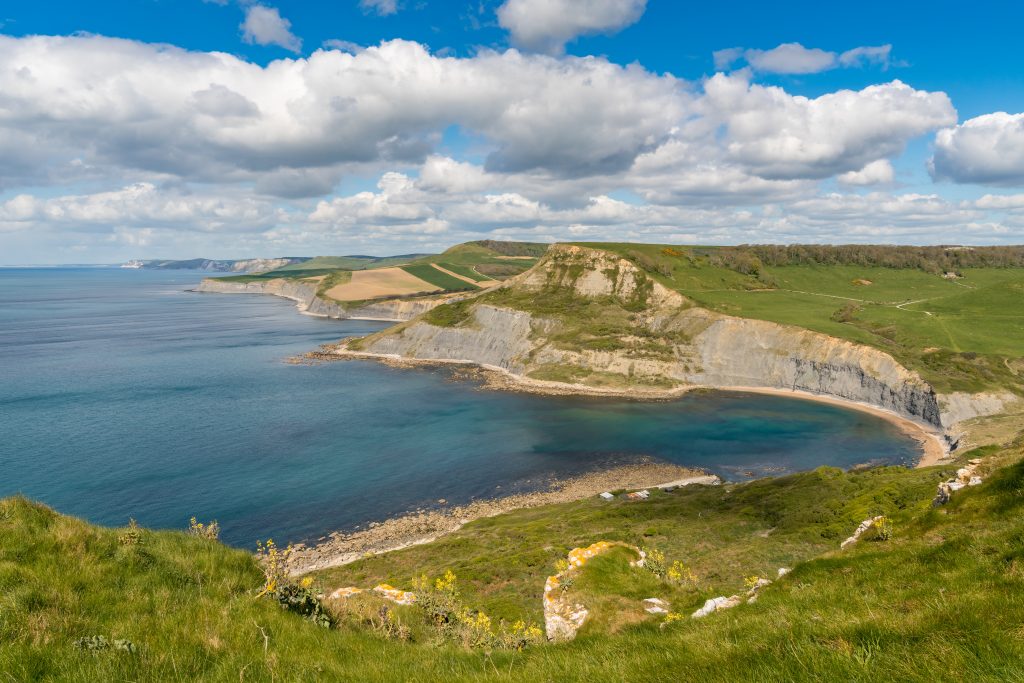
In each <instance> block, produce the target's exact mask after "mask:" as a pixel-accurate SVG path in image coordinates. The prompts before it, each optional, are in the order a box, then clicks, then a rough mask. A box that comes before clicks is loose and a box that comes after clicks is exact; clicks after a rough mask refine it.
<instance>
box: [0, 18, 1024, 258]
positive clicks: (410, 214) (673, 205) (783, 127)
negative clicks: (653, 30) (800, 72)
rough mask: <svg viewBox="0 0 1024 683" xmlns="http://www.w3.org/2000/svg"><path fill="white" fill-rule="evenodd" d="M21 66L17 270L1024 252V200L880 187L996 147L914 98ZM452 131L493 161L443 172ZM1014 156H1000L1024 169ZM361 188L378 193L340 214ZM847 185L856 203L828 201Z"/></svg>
mask: <svg viewBox="0 0 1024 683" xmlns="http://www.w3.org/2000/svg"><path fill="white" fill-rule="evenodd" d="M339 47H340V46H339ZM729 58H730V57H729V56H728V55H725V56H723V57H722V59H723V60H727V59H729ZM851 59H853V58H852V57H851ZM856 59H857V60H868V59H869V57H868V56H867V55H861V56H859V57H857V58H856ZM0 65H2V66H0V93H2V95H0V97H2V106H0V191H3V192H4V193H5V194H4V195H3V197H4V200H3V201H0V231H3V234H4V247H5V249H6V250H7V253H9V254H10V253H21V252H15V251H11V250H16V249H22V250H23V251H24V249H27V248H30V247H24V248H23V245H25V244H29V243H30V242H32V241H33V240H35V239H36V238H38V244H39V245H47V246H48V247H52V248H58V247H59V245H61V244H64V243H65V242H66V243H67V244H69V245H76V247H80V248H83V249H86V248H90V249H95V250H97V253H98V252H99V251H100V250H104V249H109V250H115V249H120V250H126V249H136V250H138V249H141V248H142V247H145V248H146V251H145V253H142V252H140V251H131V252H127V253H126V252H124V251H117V252H116V253H118V254H124V256H125V257H134V256H145V255H157V254H158V255H167V256H173V255H185V254H190V255H194V254H195V253H196V252H197V251H202V252H203V253H204V254H205V255H211V256H218V255H219V256H231V255H239V254H250V255H255V254H264V255H266V254H268V253H295V254H302V253H332V252H333V253H345V252H347V253H352V252H353V251H356V252H359V251H362V252H387V251H392V252H395V251H399V252H408V251H413V250H419V251H425V250H434V249H440V248H443V247H446V246H449V245H450V244H451V243H454V242H458V241H462V240H467V239H476V238H479V237H480V236H481V235H488V236H493V237H497V238H509V239H539V240H554V239H565V238H567V237H570V236H573V237H575V238H578V239H583V238H587V239H619V240H627V239H633V240H646V241H661V242H687V241H689V242H693V241H700V242H721V243H735V242H764V241H794V240H796V241H836V240H843V241H878V240H884V241H915V240H918V241H919V240H920V239H922V236H923V239H925V240H926V241H934V240H936V239H945V240H947V241H959V242H963V241H968V238H969V237H972V236H973V237H975V239H974V241H977V242H984V241H992V240H1000V241H1013V240H1014V239H1018V241H1019V238H1017V237H1015V236H1016V235H1017V234H1018V233H1020V231H1021V230H1022V229H1024V221H1021V220H1018V219H1013V217H1014V216H1019V215H1020V213H1019V210H1018V209H1017V208H1016V205H1015V204H1014V203H1013V202H1014V201H1016V200H1013V199H1007V198H999V197H994V196H993V197H989V198H982V199H980V200H978V201H977V202H970V201H968V202H966V203H963V202H962V203H961V204H959V205H950V204H949V203H948V202H946V201H944V200H942V199H941V198H938V197H933V196H929V195H926V194H920V195H894V194H889V193H884V192H870V193H865V192H866V191H865V190H863V189H860V188H874V189H876V190H877V189H878V187H879V186H884V185H885V184H887V183H891V182H892V180H893V176H894V173H893V169H892V165H891V163H890V161H889V160H890V159H892V158H893V157H894V156H896V155H898V154H899V153H900V152H901V151H902V150H903V148H904V146H905V145H906V144H907V142H908V141H909V140H912V139H914V138H915V137H917V136H920V135H924V134H927V133H928V132H930V131H934V130H937V129H947V131H944V132H945V133H948V135H951V136H953V141H952V142H944V141H943V140H942V139H940V141H939V143H938V144H937V146H936V157H937V160H938V157H939V156H940V155H941V154H944V153H946V151H947V149H957V150H960V151H963V149H966V148H967V147H971V148H972V149H973V148H974V147H977V146H978V145H977V144H975V143H972V144H971V145H967V144H966V143H965V140H966V139H967V138H966V137H965V135H966V134H965V133H964V131H963V130H962V129H967V128H974V127H978V126H977V123H971V122H968V123H965V124H962V125H961V126H956V113H955V111H954V110H953V108H952V105H951V103H950V102H949V99H948V98H947V97H946V96H945V95H944V94H943V93H935V92H926V91H922V90H917V89H914V88H912V87H910V86H908V85H906V84H904V83H901V82H899V81H893V82H890V83H883V84H880V85H875V86H871V87H868V88H864V89H862V90H858V91H852V90H842V91H838V92H832V93H826V94H824V95H821V96H819V97H814V98H810V97H800V96H795V95H792V94H790V93H788V92H786V91H785V90H784V89H783V88H780V87H768V86H764V85H760V84H756V83H751V82H750V80H749V78H748V77H747V76H746V75H744V74H745V73H748V72H741V73H734V74H729V75H727V74H717V75H716V76H714V77H712V78H710V79H707V80H706V81H704V82H703V83H700V84H696V83H688V82H685V81H681V80H678V79H676V78H674V77H672V76H670V75H664V74H656V73H652V72H650V71H648V70H646V69H644V68H642V67H641V66H638V65H632V66H626V67H623V66H620V65H617V64H613V63H611V62H609V61H608V60H606V59H603V58H595V57H587V58H577V57H559V58H556V57H551V56H548V55H541V54H530V53H522V52H519V51H518V50H515V49H509V50H506V51H504V52H495V51H486V50H484V51H480V52H479V53H477V54H475V55H473V56H472V57H465V58H458V57H450V56H440V55H438V54H432V53H430V52H429V50H427V49H426V48H425V47H424V46H422V45H419V44H417V43H413V42H409V41H401V40H396V41H389V42H385V43H383V44H381V45H378V46H373V47H366V48H352V49H351V50H350V51H341V50H318V51H316V52H314V53H313V54H312V55H310V56H309V57H307V58H289V59H281V60H277V61H273V62H271V63H269V64H267V65H265V66H261V65H259V64H254V63H250V62H247V61H244V60H242V59H240V58H237V57H235V56H232V55H228V54H224V53H203V52H190V51H186V50H181V49H177V48H174V47H169V46H154V45H148V44H143V43H138V42H134V41H127V40H116V39H110V38H103V37H99V36H72V37H38V36H36V37H26V38H11V37H4V36H0ZM1002 116H1004V117H1009V118H1011V119H1013V118H1014V117H1012V116H1010V115H1002ZM980 118H984V117H980ZM972 121H973V120H972ZM969 124H970V125H969ZM980 127H982V128H985V129H986V130H988V129H989V128H991V126H989V125H987V124H986V125H985V126H980ZM1010 128H1012V126H1010V125H1009V124H1005V125H1003V126H1002V129H1007V130H1008V129H1010ZM453 129H454V130H457V131H461V132H462V134H464V135H465V136H466V139H471V140H472V141H473V144H472V156H470V155H469V154H465V155H458V154H452V155H451V156H447V155H443V154H440V153H439V152H438V150H439V149H441V148H448V145H444V146H443V147H442V144H441V142H442V140H443V139H446V132H447V131H451V130H453ZM1002 135H1003V137H1002V138H1000V137H999V136H996V138H998V139H997V140H996V141H991V140H990V141H989V142H988V143H986V144H989V145H999V146H1000V147H999V149H1001V150H1011V151H1012V149H1013V147H1012V144H1008V143H1007V140H1009V139H1010V138H1012V135H1010V133H1007V132H1006V131H1005V130H1004V132H1003V133H1002ZM940 138H942V135H940ZM954 143H955V144H954ZM949 156H950V155H949V154H947V157H949ZM943 159H944V161H937V162H936V164H935V165H936V166H938V167H941V166H942V164H943V163H946V165H947V166H948V165H949V164H948V163H947V162H948V160H947V159H946V158H945V157H944V158H943ZM347 175H355V176H358V177H359V178H367V177H371V178H378V179H379V180H378V182H377V187H376V188H374V189H373V190H372V191H366V192H355V193H348V194H345V195H342V196H338V195H336V194H335V193H336V189H337V188H338V187H339V185H341V186H343V183H341V181H342V180H343V179H344V178H345V177H346V176H347ZM830 178H835V179H836V181H837V182H838V183H839V184H840V186H843V187H850V188H857V189H858V192H857V193H852V194H843V193H837V194H834V195H820V194H819V193H820V191H821V181H822V180H825V179H830ZM40 185H51V186H55V187H57V188H59V187H61V186H65V187H66V186H72V185H74V186H78V187H86V186H88V187H97V188H103V189H102V190H101V191H97V192H94V193H91V194H83V193H80V192H74V193H72V192H68V191H65V192H63V193H61V191H60V190H54V189H53V188H51V189H47V190H45V191H40V190H38V189H36V187H35V186H40ZM827 187H830V186H827ZM309 198H316V199H318V200H319V201H316V200H314V201H310V199H309ZM1014 220H1016V222H1014ZM929 226H930V228H929ZM929 229H933V230H934V232H933V233H930V232H928V230H929ZM957 231H959V235H960V236H959V237H955V236H954V235H955V234H957ZM1015 231H1016V232H1015ZM60 235H63V236H64V237H65V240H64V241H62V240H61V239H59V238H58V236H60ZM68 235H71V236H72V237H70V238H68ZM183 235H193V236H195V235H202V239H203V242H202V244H203V245H208V247H209V248H206V247H204V248H202V249H199V250H197V249H196V248H195V247H188V248H187V249H186V250H185V252H184V253H182V252H181V251H177V252H175V251H174V250H176V249H180V248H181V245H186V246H187V245H188V244H194V242H188V241H187V240H186V239H185V238H184V237H183ZM46 240H49V241H46ZM19 245H22V246H19ZM55 245H56V246H55ZM90 245H91V246H90ZM218 245H219V246H220V247H221V248H222V250H221V251H219V252H218V251H216V250H215V249H216V248H218ZM36 248H38V249H42V248H43V247H42V246H38V247H36ZM224 250H229V251H224ZM25 253H27V252H25ZM103 253H107V252H103ZM8 258H11V257H8ZM74 260H76V261H77V260H80V259H78V258H76V259H74Z"/></svg>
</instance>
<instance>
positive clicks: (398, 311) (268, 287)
mask: <svg viewBox="0 0 1024 683" xmlns="http://www.w3.org/2000/svg"><path fill="white" fill-rule="evenodd" d="M195 291H197V292H208V293H217V294H270V295H273V296H279V297H283V298H285V299H291V300H292V301H294V302H296V304H297V306H298V308H299V310H300V311H302V312H304V313H308V314H309V315H316V316H321V317H324V318H336V319H339V320H344V319H350V318H357V319H361V320H384V321H391V322H401V321H405V320H411V319H412V318H415V317H416V316H418V315H420V314H422V313H425V312H427V311H429V310H430V309H432V308H434V307H436V306H439V305H441V304H443V303H446V302H448V301H452V300H453V298H454V297H452V296H433V297H417V298H410V299H386V300H381V301H368V302H361V303H359V304H358V305H353V306H351V307H346V306H343V305H341V304H339V303H337V302H335V301H330V300H327V299H323V298H321V297H319V296H317V289H316V285H315V284H313V283H309V282H300V281H296V280H288V279H285V278H276V279H271V280H258V281H250V282H237V281H235V282H232V281H230V280H219V279H216V278H206V279H204V280H203V281H202V282H201V283H200V284H199V286H198V287H196V290H195Z"/></svg>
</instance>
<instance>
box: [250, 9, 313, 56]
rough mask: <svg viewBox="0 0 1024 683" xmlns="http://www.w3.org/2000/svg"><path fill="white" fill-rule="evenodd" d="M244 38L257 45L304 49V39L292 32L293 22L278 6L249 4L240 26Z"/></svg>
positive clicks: (292, 49) (293, 49)
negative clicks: (284, 15) (286, 17)
mask: <svg viewBox="0 0 1024 683" xmlns="http://www.w3.org/2000/svg"><path fill="white" fill-rule="evenodd" d="M239 28H240V29H242V40H244V41H245V42H247V43H255V44H256V45H277V46H278V47H283V48H284V49H286V50H290V51H292V52H299V51H300V50H302V40H301V39H300V38H299V37H297V36H296V35H295V34H294V33H292V31H291V28H292V23H291V22H290V21H288V20H287V19H285V18H284V17H282V16H281V13H280V12H279V11H278V10H277V8H276V7H267V6H266V5H249V6H248V7H246V8H245V20H244V21H243V22H242V24H241V25H240V26H239Z"/></svg>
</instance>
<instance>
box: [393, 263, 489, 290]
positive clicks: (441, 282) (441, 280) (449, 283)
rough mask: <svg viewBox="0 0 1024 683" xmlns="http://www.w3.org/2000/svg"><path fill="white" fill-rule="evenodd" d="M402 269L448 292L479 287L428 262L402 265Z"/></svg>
mask: <svg viewBox="0 0 1024 683" xmlns="http://www.w3.org/2000/svg"><path fill="white" fill-rule="evenodd" d="M402 270H404V271H405V272H407V273H409V274H410V275H415V276H416V277H418V278H419V279H421V280H423V281H424V282H428V283H430V284H432V285H434V286H435V287H438V288H440V289H443V290H445V291H446V292H463V291H466V290H472V289H476V288H477V287H476V285H473V284H470V283H468V282H466V281H465V280H460V279H459V278H457V277H452V276H451V275H449V274H448V273H442V272H441V271H440V270H438V269H437V268H434V267H433V266H431V265H427V264H422V265H416V266H402Z"/></svg>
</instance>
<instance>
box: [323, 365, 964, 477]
mask: <svg viewBox="0 0 1024 683" xmlns="http://www.w3.org/2000/svg"><path fill="white" fill-rule="evenodd" d="M306 357H308V358H311V359H316V360H344V359H346V358H355V359H366V360H377V361H379V362H383V363H386V364H388V365H392V366H395V367H408V368H411V367H432V366H433V367H439V366H440V367H452V366H455V367H460V368H464V369H467V370H469V372H470V373H472V374H473V375H475V376H476V377H477V378H479V379H482V380H483V381H484V386H485V387H486V388H488V389H493V390H499V391H517V392H523V393H533V394H542V395H548V396H606V397H613V398H625V399H631V400H647V401H659V400H660V401H666V400H671V399H674V398H679V397H680V396H682V395H684V394H687V393H689V392H692V391H709V390H710V391H735V392H745V393H755V394H765V395H771V396H786V397H790V398H798V399H804V400H808V401H816V402H819V403H827V404H830V405H835V406H840V407H843V408H849V409H852V410H859V411H861V412H865V413H869V414H871V415H874V416H875V417H878V418H881V419H883V420H885V421H887V422H889V423H890V424H892V425H894V426H895V427H897V428H898V429H900V431H902V432H903V433H904V434H906V435H907V436H909V437H911V438H913V439H914V440H916V441H917V442H918V444H919V446H920V448H921V456H920V458H919V459H918V461H917V463H916V465H915V467H929V466H931V465H935V464H938V463H939V462H941V461H942V460H944V459H946V458H948V457H950V453H951V451H950V446H949V442H948V441H947V440H946V438H945V436H944V435H943V433H942V432H941V431H940V430H939V429H937V428H935V427H934V426H932V425H926V424H924V423H922V422H919V421H917V420H912V419H910V418H909V417H906V416H904V415H900V414H898V413H896V412H894V411H891V410H888V409H885V408H880V407H878V406H874V405H871V404H868V403H863V402H861V401H853V400H850V399H845V398H841V397H838V396H829V395H824V394H816V393H813V392H810V391H803V390H800V389H779V388H774V387H750V386H721V387H720V386H707V385H699V384H688V385H682V386H678V387H672V388H669V389H654V388H637V387H633V388H627V389H615V388H608V387H591V386H587V385H583V384H570V383H567V382H552V381H548V380H538V379H533V378H530V377H523V376H521V375H517V374H515V373H513V372H510V371H509V370H506V369H505V368H500V367H497V366H493V365H482V364H479V363H476V362H474V361H469V360H457V359H451V360H449V359H444V360H434V359H416V358H404V357H400V356H395V355H390V354H378V353H369V352H365V351H352V350H349V349H346V348H343V347H328V350H324V351H319V352H311V353H309V354H306Z"/></svg>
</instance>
